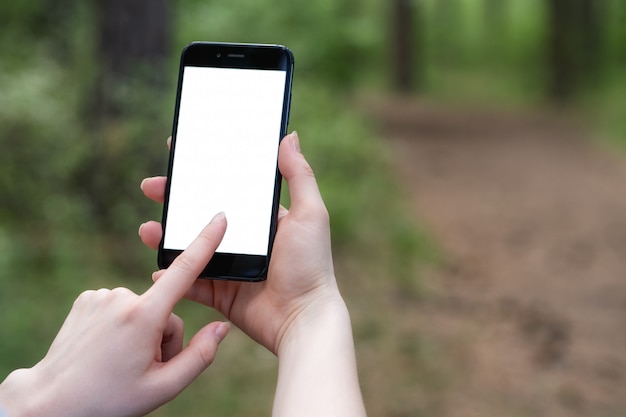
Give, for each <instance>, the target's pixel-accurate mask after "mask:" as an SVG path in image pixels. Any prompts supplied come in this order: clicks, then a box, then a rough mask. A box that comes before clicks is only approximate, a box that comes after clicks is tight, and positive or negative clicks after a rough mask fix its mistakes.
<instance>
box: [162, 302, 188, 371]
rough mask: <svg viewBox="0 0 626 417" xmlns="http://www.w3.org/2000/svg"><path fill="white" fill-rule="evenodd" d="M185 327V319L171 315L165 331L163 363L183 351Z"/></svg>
mask: <svg viewBox="0 0 626 417" xmlns="http://www.w3.org/2000/svg"><path fill="white" fill-rule="evenodd" d="M184 328H185V325H184V323H183V319H181V318H180V317H178V316H177V315H176V314H174V313H172V314H170V317H169V319H168V320H167V326H166V327H165V330H164V331H163V341H162V342H161V361H162V362H167V361H169V360H170V359H172V358H173V357H174V356H176V355H178V354H179V353H180V352H181V351H182V350H183V335H184Z"/></svg>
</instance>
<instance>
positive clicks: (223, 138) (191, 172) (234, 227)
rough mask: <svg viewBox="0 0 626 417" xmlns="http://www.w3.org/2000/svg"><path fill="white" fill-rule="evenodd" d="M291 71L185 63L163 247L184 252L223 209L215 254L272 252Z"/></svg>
mask: <svg viewBox="0 0 626 417" xmlns="http://www.w3.org/2000/svg"><path fill="white" fill-rule="evenodd" d="M285 80H286V72H285V71H275V70H250V69H233V68H208V67H191V66H187V67H185V68H184V76H183V84H182V91H181V99H180V109H179V116H178V128H177V132H176V145H175V154H174V161H173V166H172V177H171V186H170V196H169V206H168V213H167V224H166V231H165V236H164V242H163V246H164V248H165V249H175V250H183V249H185V248H187V246H188V245H189V244H190V243H191V242H192V241H193V239H195V237H196V236H197V235H198V233H199V232H200V231H201V230H202V228H204V226H206V224H207V223H208V222H209V221H210V220H211V218H212V217H213V216H214V215H215V214H216V213H218V212H220V211H223V212H224V213H226V217H227V219H228V229H227V231H226V235H225V236H224V239H223V240H222V243H221V245H220V246H219V247H218V249H217V251H218V252H222V253H240V254H248V255H267V249H268V237H269V232H270V222H271V213H272V205H273V197H274V183H275V174H276V162H277V155H278V142H279V137H280V127H281V119H282V109H283V100H284V88H285Z"/></svg>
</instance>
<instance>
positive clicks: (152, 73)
mask: <svg viewBox="0 0 626 417" xmlns="http://www.w3.org/2000/svg"><path fill="white" fill-rule="evenodd" d="M96 13H97V16H98V20H97V24H98V34H99V39H98V45H97V51H98V58H99V62H100V72H99V75H98V81H97V86H96V90H97V92H96V100H97V102H96V112H97V113H98V116H100V117H102V118H104V119H107V118H111V117H113V118H114V117H117V116H119V115H120V114H121V113H122V112H123V110H124V109H123V108H124V93H123V92H124V91H125V90H126V88H127V87H128V85H127V84H128V83H129V82H130V81H131V80H132V79H133V78H134V77H137V78H139V77H140V79H141V81H142V83H144V84H148V85H149V86H155V87H159V86H160V85H161V84H162V82H163V75H164V74H163V71H164V64H165V59H166V58H167V55H168V52H169V39H170V10H169V2H168V0H96Z"/></svg>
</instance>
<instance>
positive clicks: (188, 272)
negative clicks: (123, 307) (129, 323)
mask: <svg viewBox="0 0 626 417" xmlns="http://www.w3.org/2000/svg"><path fill="white" fill-rule="evenodd" d="M225 232H226V217H225V216H224V213H219V214H217V215H216V216H215V217H213V219H212V220H211V223H209V224H208V225H207V226H206V227H205V228H204V229H203V230H202V232H200V234H199V235H198V237H197V238H196V239H195V240H194V241H193V242H192V243H191V245H189V247H188V248H187V249H185V251H184V252H183V253H181V254H180V255H179V256H178V257H177V258H176V259H175V260H174V262H172V264H171V265H170V266H169V268H167V270H166V271H165V272H164V273H163V275H162V276H161V278H160V279H159V280H158V281H157V282H155V283H154V284H153V285H152V287H150V288H149V289H148V290H147V291H146V292H145V293H144V295H143V297H144V298H147V299H151V301H153V302H154V304H157V305H160V306H162V307H163V309H164V310H163V311H165V310H167V314H169V313H171V312H172V310H173V309H174V306H175V305H176V303H177V302H178V301H179V300H180V299H181V298H183V296H184V295H185V294H186V293H187V291H188V290H189V288H191V286H192V285H193V283H194V282H195V281H196V279H197V278H198V276H199V275H200V273H201V272H202V270H203V269H204V268H205V267H206V265H207V264H208V263H209V261H210V260H211V257H213V254H214V253H215V250H216V249H217V247H218V246H219V244H220V242H221V241H222V238H223V237H224V233H225Z"/></svg>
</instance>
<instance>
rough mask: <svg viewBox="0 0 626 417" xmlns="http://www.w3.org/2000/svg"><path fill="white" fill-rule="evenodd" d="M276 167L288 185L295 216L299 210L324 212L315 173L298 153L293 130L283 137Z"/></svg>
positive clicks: (324, 208) (297, 144) (297, 140)
mask: <svg viewBox="0 0 626 417" xmlns="http://www.w3.org/2000/svg"><path fill="white" fill-rule="evenodd" d="M278 167H279V168H280V172H281V173H282V175H283V177H284V178H285V180H286V181H287V185H288V187H289V197H290V200H291V207H290V209H289V210H290V212H291V213H292V214H294V215H296V216H298V215H299V214H300V212H304V211H309V214H311V213H310V210H314V211H317V212H319V213H326V206H325V205H324V201H323V200H322V196H321V195H320V192H319V188H318V187H317V182H316V181H315V174H314V173H313V170H312V169H311V166H310V165H309V163H308V162H307V161H306V160H305V159H304V156H303V155H302V153H300V143H299V139H298V134H297V133H296V132H293V133H292V134H290V135H288V136H286V137H285V139H283V141H282V142H281V145H280V150H279V153H278Z"/></svg>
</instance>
